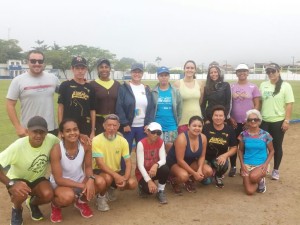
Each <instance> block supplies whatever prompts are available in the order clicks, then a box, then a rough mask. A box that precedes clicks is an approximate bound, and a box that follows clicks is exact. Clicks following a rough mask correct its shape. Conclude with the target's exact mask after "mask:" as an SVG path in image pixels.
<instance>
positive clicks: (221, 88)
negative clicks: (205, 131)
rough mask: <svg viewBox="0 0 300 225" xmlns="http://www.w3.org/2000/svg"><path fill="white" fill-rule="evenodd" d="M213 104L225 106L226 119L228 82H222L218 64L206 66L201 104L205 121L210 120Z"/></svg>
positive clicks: (228, 100) (229, 91)
mask: <svg viewBox="0 0 300 225" xmlns="http://www.w3.org/2000/svg"><path fill="white" fill-rule="evenodd" d="M215 105H222V106H224V107H225V118H226V119H228V117H229V113H230V107H231V90H230V85H229V83H228V82H224V76H222V75H221V70H220V68H219V66H218V65H215V64H213V65H211V66H210V67H209V68H208V72H207V79H206V85H205V88H204V96H203V101H202V104H201V110H202V115H203V117H204V121H205V122H212V108H213V107H214V106H215Z"/></svg>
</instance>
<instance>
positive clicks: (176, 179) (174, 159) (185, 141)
mask: <svg viewBox="0 0 300 225" xmlns="http://www.w3.org/2000/svg"><path fill="white" fill-rule="evenodd" d="M202 128H203V120H202V118H201V117H200V116H192V117H191V118H190V120H189V124H188V130H187V131H185V132H183V133H181V134H179V135H178V137H177V139H176V140H175V143H174V145H173V146H172V148H171V149H170V152H169V153H168V155H167V165H168V167H169V168H170V174H171V176H172V178H171V180H170V183H171V185H172V187H173V190H174V192H175V193H176V194H181V193H182V192H181V190H180V187H179V184H180V183H184V186H185V188H186V190H187V191H188V192H196V189H195V185H194V181H202V180H204V179H205V178H207V177H210V176H212V169H211V167H210V166H208V165H207V164H205V154H206V145H207V139H206V137H205V135H204V134H202V133H201V132H202Z"/></svg>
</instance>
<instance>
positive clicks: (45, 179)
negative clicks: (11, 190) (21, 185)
mask: <svg viewBox="0 0 300 225" xmlns="http://www.w3.org/2000/svg"><path fill="white" fill-rule="evenodd" d="M11 180H13V181H23V182H25V183H26V184H27V186H28V187H30V189H33V188H35V186H36V185H38V184H39V183H41V182H42V181H48V182H50V181H49V180H48V179H47V178H46V177H40V178H38V179H36V180H34V181H32V182H30V181H28V180H25V179H19V178H15V179H11ZM6 188H7V187H6ZM7 190H8V188H7Z"/></svg>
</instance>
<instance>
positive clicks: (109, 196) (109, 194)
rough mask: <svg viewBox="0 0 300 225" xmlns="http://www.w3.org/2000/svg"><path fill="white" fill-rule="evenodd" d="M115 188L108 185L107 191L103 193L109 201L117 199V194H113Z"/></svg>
mask: <svg viewBox="0 0 300 225" xmlns="http://www.w3.org/2000/svg"><path fill="white" fill-rule="evenodd" d="M115 190H116V189H115V188H113V187H109V188H108V190H107V192H106V193H105V197H106V199H107V200H108V201H109V202H113V201H116V200H117V196H116V195H115Z"/></svg>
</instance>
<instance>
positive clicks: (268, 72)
mask: <svg viewBox="0 0 300 225" xmlns="http://www.w3.org/2000/svg"><path fill="white" fill-rule="evenodd" d="M271 73H272V74H274V73H276V70H267V71H266V74H271Z"/></svg>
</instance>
